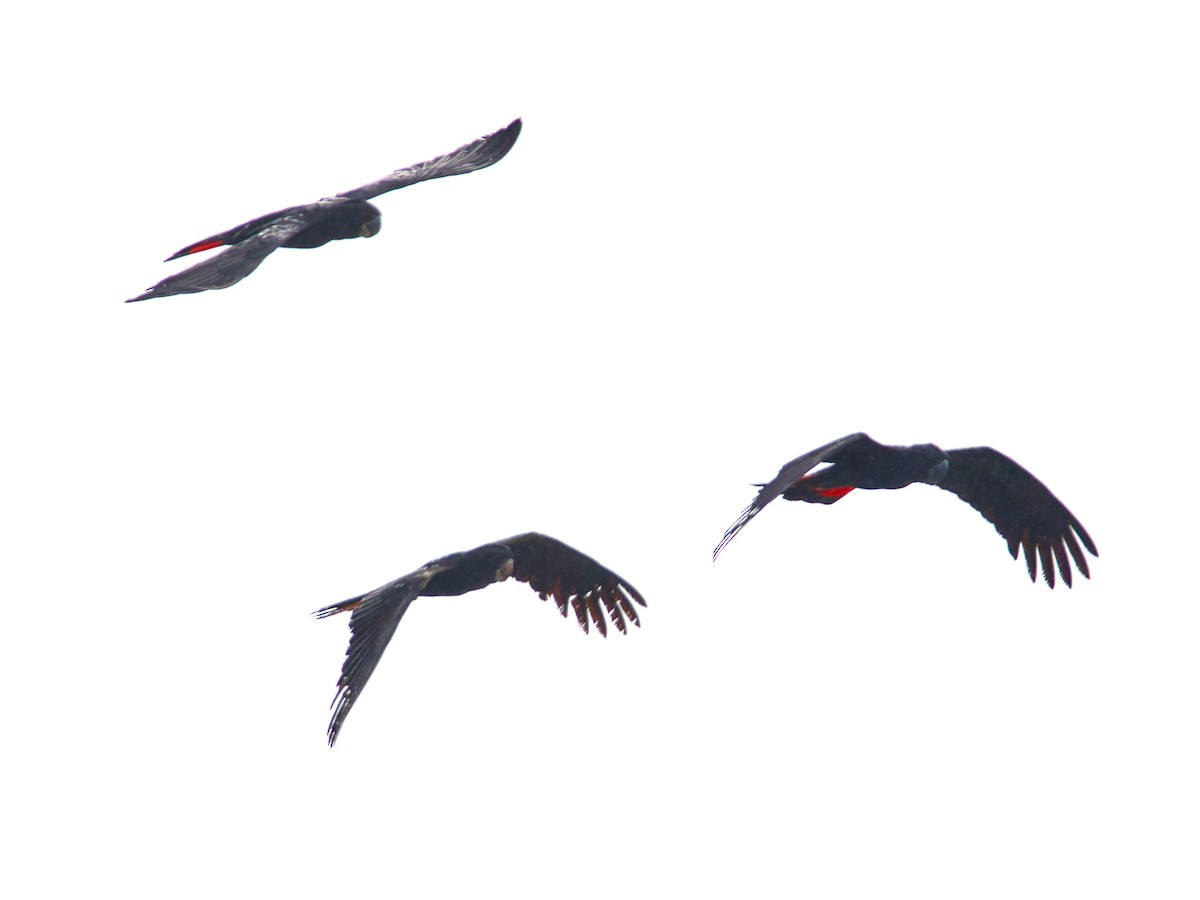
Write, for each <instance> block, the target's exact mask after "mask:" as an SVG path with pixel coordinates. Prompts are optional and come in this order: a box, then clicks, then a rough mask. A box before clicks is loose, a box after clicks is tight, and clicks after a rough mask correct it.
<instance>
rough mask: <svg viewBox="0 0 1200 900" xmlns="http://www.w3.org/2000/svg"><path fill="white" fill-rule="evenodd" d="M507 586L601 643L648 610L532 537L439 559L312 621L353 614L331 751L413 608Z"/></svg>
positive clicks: (593, 567)
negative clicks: (511, 581)
mask: <svg viewBox="0 0 1200 900" xmlns="http://www.w3.org/2000/svg"><path fill="white" fill-rule="evenodd" d="M507 578H515V579H517V580H518V581H524V582H526V583H527V584H528V585H529V586H530V587H532V588H533V589H534V590H535V591H537V592H538V595H539V596H540V597H541V598H542V599H543V600H546V599H548V598H550V597H553V598H554V602H555V603H556V604H557V606H558V610H559V612H560V613H561V614H562V615H563V616H564V617H565V616H566V615H567V609H568V608H570V609H573V610H574V612H575V617H576V620H577V621H578V622H579V626H580V627H581V628H582V629H583V630H584V632H587V631H588V623H589V620H590V622H591V624H593V625H595V627H596V630H597V631H599V632H600V634H602V635H607V633H608V620H611V621H612V624H613V625H615V626H616V628H617V630H618V631H620V632H622V633H624V632H625V631H626V630H627V625H626V620H628V621H630V622H632V623H633V624H634V625H637V626H639V627H640V626H641V622H640V620H639V619H638V615H637V610H636V609H635V608H634V605H633V604H634V603H637V604H640V605H641V606H645V605H646V601H645V600H644V599H642V595H641V594H639V593H638V592H637V589H636V588H634V587H633V585H631V584H630V583H629V582H627V581H625V580H624V579H623V578H621V577H620V576H619V575H617V574H616V573H615V572H613V571H611V570H610V569H606V568H605V567H604V566H602V565H600V563H598V562H596V560H594V559H592V558H591V557H590V556H586V555H584V554H583V553H580V552H579V551H578V550H576V549H574V548H573V547H569V546H568V545H566V544H564V543H563V542H562V541H559V540H556V539H554V538H552V537H548V536H547V535H544V534H537V533H536V532H528V533H526V534H520V535H515V536H514V537H511V538H506V539H504V540H502V541H496V542H494V543H491V544H484V545H482V546H480V547H476V548H475V549H473V550H466V551H462V552H459V553H451V554H449V555H448V556H443V557H440V558H439V559H435V560H433V561H431V562H428V563H426V564H425V565H423V566H421V567H420V568H419V569H417V570H415V571H413V572H410V573H409V574H407V575H403V576H401V577H400V578H397V579H396V580H395V581H390V582H388V583H387V584H385V585H383V586H382V587H379V588H376V589H375V590H373V591H369V592H368V593H366V594H361V595H359V596H358V597H351V598H350V599H349V600H343V601H342V602H341V603H335V604H333V605H331V606H325V607H322V608H321V609H318V610H317V611H316V612H315V613H313V615H315V616H316V617H317V618H320V619H323V618H326V617H328V616H333V615H337V614H338V613H343V612H349V613H350V614H351V615H350V632H351V635H350V646H349V648H348V649H347V650H346V661H345V663H344V664H343V665H342V675H341V678H339V679H338V690H337V694H336V695H335V696H334V698H333V707H334V713H333V718H332V719H331V720H330V723H329V729H328V735H329V744H330V746H333V743H334V742H335V741H336V740H337V736H338V732H339V731H340V730H341V727H342V723H343V722H345V720H346V716H347V715H349V713H350V709H351V707H353V705H354V702H355V701H356V700H357V699H358V695H359V694H360V693H362V689H363V688H364V687H365V686H366V683H367V680H368V679H369V678H370V677H371V673H372V672H374V671H375V666H376V665H378V664H379V660H380V659H381V658H382V657H383V651H384V649H385V648H386V647H387V645H388V642H389V641H390V640H391V639H392V635H393V634H394V633H395V631H396V627H397V626H398V625H399V624H400V619H401V618H402V617H403V616H404V613H405V612H407V611H408V607H409V605H410V604H411V603H412V602H413V600H415V599H417V597H447V596H458V595H461V594H467V593H470V592H471V591H477V590H480V589H482V588H485V587H487V586H488V585H490V584H493V583H495V582H497V581H504V580H505V579H507ZM631 601H632V602H631ZM605 613H607V619H606V617H605Z"/></svg>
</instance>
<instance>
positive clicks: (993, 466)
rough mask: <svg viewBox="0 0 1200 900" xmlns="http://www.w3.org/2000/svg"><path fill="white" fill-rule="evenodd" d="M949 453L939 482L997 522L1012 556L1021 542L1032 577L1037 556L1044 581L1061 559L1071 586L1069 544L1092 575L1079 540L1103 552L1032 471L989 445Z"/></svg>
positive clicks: (1077, 560)
mask: <svg viewBox="0 0 1200 900" xmlns="http://www.w3.org/2000/svg"><path fill="white" fill-rule="evenodd" d="M947 455H948V456H949V457H950V468H949V470H948V471H947V472H946V475H945V477H944V478H942V480H941V481H940V482H938V485H937V486H938V487H940V488H944V489H945V490H947V491H950V492H951V493H954V494H957V495H958V496H959V497H960V498H961V499H963V500H966V501H967V502H968V503H970V504H971V505H972V506H973V507H975V509H977V510H979V512H980V513H982V514H983V517H984V518H985V519H987V520H988V521H989V522H991V523H992V524H993V525H995V526H996V530H997V531H998V532H1000V534H1001V536H1002V537H1003V538H1004V539H1005V540H1006V541H1008V550H1009V552H1010V553H1011V554H1012V557H1013V559H1016V558H1017V549H1018V547H1020V548H1023V549H1024V551H1025V565H1026V567H1027V568H1028V569H1029V578H1030V580H1031V581H1036V580H1037V561H1038V557H1041V561H1042V576H1043V577H1044V578H1045V579H1046V583H1047V584H1048V585H1050V587H1054V564H1053V562H1057V563H1058V571H1059V572H1060V573H1061V574H1062V579H1063V581H1065V582H1066V584H1067V587H1070V586H1071V564H1070V562H1068V560H1067V551H1068V550H1069V551H1070V553H1071V558H1072V559H1074V560H1075V565H1076V567H1077V568H1078V569H1079V571H1080V572H1081V573H1082V574H1083V576H1084V577H1085V578H1090V577H1091V575H1090V574H1089V573H1088V565H1087V557H1086V556H1084V554H1083V550H1082V549H1080V546H1079V541H1082V542H1083V546H1084V547H1086V548H1087V549H1088V551H1089V552H1090V553H1091V554H1092V555H1093V556H1099V555H1100V554H1099V553H1097V552H1096V545H1095V543H1094V542H1093V541H1092V539H1091V537H1090V536H1089V535H1088V533H1087V531H1085V530H1084V528H1083V526H1082V525H1081V524H1080V523H1079V520H1078V519H1076V518H1075V516H1073V515H1072V514H1071V511H1070V510H1069V509H1067V508H1066V507H1065V506H1064V505H1063V504H1062V503H1061V502H1060V501H1059V499H1058V498H1057V497H1055V496H1054V494H1052V493H1050V489H1049V488H1048V487H1046V485H1044V484H1042V482H1040V481H1038V479H1037V478H1035V477H1034V476H1033V474H1032V473H1030V472H1029V471H1027V470H1026V469H1024V468H1022V467H1021V466H1020V465H1018V464H1017V463H1015V462H1013V461H1012V460H1011V459H1009V458H1008V457H1007V456H1005V455H1004V454H1003V453H999V452H998V451H996V450H993V449H992V448H991V447H967V448H964V449H961V450H949V451H947ZM1076 536H1078V540H1076ZM1052 557H1053V561H1052Z"/></svg>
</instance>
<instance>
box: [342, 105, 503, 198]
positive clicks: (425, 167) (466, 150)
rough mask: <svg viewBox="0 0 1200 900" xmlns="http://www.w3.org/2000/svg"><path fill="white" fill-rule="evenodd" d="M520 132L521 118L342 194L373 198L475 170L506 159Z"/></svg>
mask: <svg viewBox="0 0 1200 900" xmlns="http://www.w3.org/2000/svg"><path fill="white" fill-rule="evenodd" d="M520 133H521V120H520V119H515V120H513V121H512V122H511V123H510V124H509V125H508V126H507V127H506V128H501V129H500V130H499V131H496V132H494V133H492V134H487V135H484V136H483V137H481V138H479V139H478V140H474V141H471V143H469V144H463V145H462V146H461V147H459V148H458V149H457V150H455V151H453V152H452V153H447V154H445V155H443V156H435V157H434V158H433V159H430V160H426V161H425V162H421V163H417V164H416V165H415V166H408V167H407V168H404V169H397V170H396V171H395V172H393V173H392V174H391V175H385V176H384V177H383V178H380V179H379V180H378V181H372V182H371V183H370V184H364V185H363V186H362V187H357V188H354V189H353V190H350V191H343V192H342V193H340V194H338V196H339V197H349V198H350V199H351V200H370V199H371V198H372V197H378V196H379V195H380V194H386V193H387V192H388V191H394V190H396V189H398V188H402V187H408V186H409V185H410V184H416V183H417V182H418V181H428V180H429V179H430V178H445V177H446V176H448V175H462V174H464V173H466V172H474V171H475V170H476V169H486V168H487V167H488V166H490V165H493V164H494V163H498V162H500V160H502V159H504V157H505V155H506V154H507V153H508V151H509V150H511V149H512V148H513V144H515V143H516V142H517V136H518V135H519V134H520Z"/></svg>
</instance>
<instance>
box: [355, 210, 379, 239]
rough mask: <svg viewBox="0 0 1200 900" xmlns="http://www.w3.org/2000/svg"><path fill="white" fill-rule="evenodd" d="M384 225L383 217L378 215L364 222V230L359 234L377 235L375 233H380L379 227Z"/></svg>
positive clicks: (362, 235)
mask: <svg viewBox="0 0 1200 900" xmlns="http://www.w3.org/2000/svg"><path fill="white" fill-rule="evenodd" d="M382 227H383V217H382V216H378V215H377V216H375V217H374V218H371V219H367V221H365V222H363V226H362V230H361V231H359V233H358V234H359V236H360V237H375V235H377V234H379V229H380V228H382Z"/></svg>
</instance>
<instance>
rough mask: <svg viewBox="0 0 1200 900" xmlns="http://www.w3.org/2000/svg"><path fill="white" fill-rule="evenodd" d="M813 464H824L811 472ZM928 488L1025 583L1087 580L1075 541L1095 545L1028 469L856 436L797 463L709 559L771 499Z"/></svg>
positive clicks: (972, 454)
mask: <svg viewBox="0 0 1200 900" xmlns="http://www.w3.org/2000/svg"><path fill="white" fill-rule="evenodd" d="M821 463H828V464H829V465H828V466H827V467H826V468H824V469H819V470H818V471H816V472H813V473H812V474H811V475H810V474H809V473H810V472H812V470H813V469H814V468H816V467H817V466H819V465H820V464H821ZM916 483H924V484H932V485H936V486H937V487H939V488H942V489H943V490H947V491H950V492H951V493H953V494H956V495H957V496H958V497H959V498H960V499H962V500H965V501H966V502H967V503H969V504H971V506H973V507H974V508H975V509H976V510H978V511H979V512H980V513H981V514H982V515H983V517H984V518H985V519H987V520H988V521H989V522H991V523H992V524H993V525H994V526H995V527H996V531H998V532H999V533H1000V535H1001V536H1002V537H1003V538H1004V539H1005V541H1007V543H1008V549H1009V552H1010V553H1011V554H1012V556H1013V559H1016V558H1017V554H1018V550H1021V549H1023V550H1024V553H1025V563H1026V566H1027V568H1028V569H1029V577H1030V579H1031V580H1034V581H1036V580H1037V564H1038V559H1039V558H1040V560H1041V564H1042V575H1043V577H1044V578H1045V580H1046V583H1047V584H1048V585H1049V586H1050V587H1054V582H1055V577H1054V570H1055V563H1057V568H1058V572H1059V573H1060V574H1061V576H1062V580H1063V581H1064V582H1065V583H1066V585H1067V587H1070V586H1071V564H1070V561H1069V560H1068V558H1067V554H1068V552H1069V553H1070V558H1071V559H1073V560H1074V562H1075V566H1076V568H1078V570H1079V572H1080V573H1081V574H1082V575H1083V576H1084V577H1085V578H1090V577H1091V576H1090V573H1089V572H1088V565H1087V558H1086V557H1085V556H1084V554H1083V550H1082V549H1081V548H1080V542H1082V543H1083V546H1084V547H1086V548H1087V549H1088V551H1089V552H1090V553H1091V554H1092V555H1093V556H1098V555H1099V554H1098V553H1097V551H1096V545H1095V543H1094V542H1093V541H1092V539H1091V537H1090V536H1089V535H1088V533H1087V531H1086V530H1084V527H1083V525H1081V524H1080V522H1079V520H1078V519H1076V518H1075V516H1074V515H1072V514H1071V511H1070V510H1068V509H1067V508H1066V506H1064V505H1063V504H1062V502H1061V501H1059V499H1058V498H1057V497H1055V496H1054V494H1052V493H1051V492H1050V489H1049V488H1047V487H1046V486H1045V485H1044V484H1042V482H1040V481H1039V480H1038V479H1037V478H1035V477H1034V476H1033V474H1032V473H1030V472H1029V471H1028V470H1026V469H1024V468H1022V467H1021V466H1020V465H1018V464H1017V463H1016V462H1014V461H1013V460H1011V459H1009V458H1008V457H1007V456H1005V455H1004V454H1003V453H1000V452H999V451H997V450H993V449H992V448H991V447H967V448H964V449H961V450H942V449H941V448H940V447H937V446H936V445H934V444H915V445H913V446H911V447H903V446H888V445H885V444H880V443H878V442H877V441H874V440H872V439H871V438H870V437H868V436H867V435H866V434H863V433H862V432H858V433H856V434H850V435H847V436H846V437H843V438H838V439H837V440H836V441H830V442H829V443H828V444H825V445H824V446H821V447H818V448H817V449H815V450H811V451H809V452H808V453H805V454H804V455H802V456H798V457H796V458H795V459H793V460H792V461H791V462H789V463H787V464H786V465H784V467H783V468H782V469H780V471H779V474H778V475H776V476H775V478H774V479H772V480H771V481H769V482H767V483H766V484H764V485H760V487H761V490H760V491H759V492H758V496H757V497H755V498H754V502H753V503H751V504H750V505H749V506H747V507H746V508H745V509H744V510H742V514H741V516H739V517H738V520H737V521H736V522H734V523H733V525H732V526H730V528H729V529H728V530H727V531H726V532H725V534H724V536H723V537H722V538H721V541H720V543H719V544H717V547H716V549H715V550H713V559H714V560H715V559H716V558H717V554H719V553H720V552H721V550H723V549H724V548H725V546H726V545H727V544H728V543H729V542H730V541H731V540H733V538H734V537H735V536H736V535H737V533H738V532H739V531H741V530H742V529H743V528H744V527H745V526H746V525H747V523H749V521H750V520H751V519H753V518H754V517H755V516H756V515H758V513H759V512H761V511H762V509H763V508H764V507H765V506H766V505H767V504H768V503H770V502H771V501H772V500H774V499H775V498H776V497H783V499H785V500H802V501H804V502H806V503H824V504H829V503H836V502H837V501H838V500H840V499H841V498H842V497H844V496H846V495H847V494H848V493H850V492H851V491H853V490H856V489H861V490H898V489H900V488H904V487H907V486H908V485H910V484H916Z"/></svg>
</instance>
